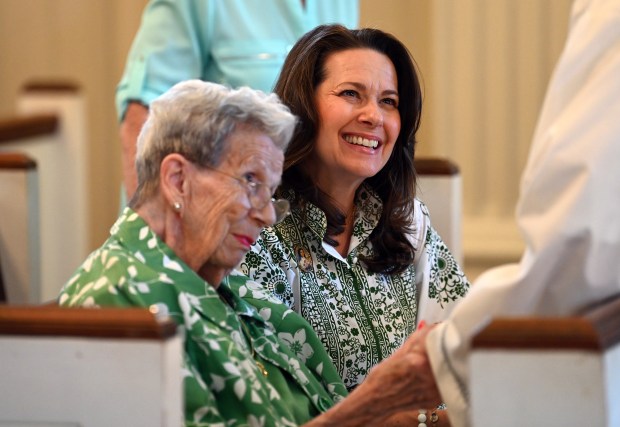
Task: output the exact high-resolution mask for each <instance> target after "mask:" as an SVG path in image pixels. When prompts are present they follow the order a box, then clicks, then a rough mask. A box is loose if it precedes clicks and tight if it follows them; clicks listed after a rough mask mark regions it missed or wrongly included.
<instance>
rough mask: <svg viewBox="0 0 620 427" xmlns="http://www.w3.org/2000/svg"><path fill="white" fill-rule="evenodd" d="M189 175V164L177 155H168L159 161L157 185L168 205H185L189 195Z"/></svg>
mask: <svg viewBox="0 0 620 427" xmlns="http://www.w3.org/2000/svg"><path fill="white" fill-rule="evenodd" d="M190 173H191V167H190V162H189V161H188V160H187V159H186V158H185V157H183V156H182V155H180V154H178V153H173V154H168V155H167V156H166V157H164V159H163V160H162V161H161V167H160V169H159V185H160V186H161V192H162V195H163V196H164V198H165V199H166V202H167V203H168V205H170V206H173V207H176V206H184V205H185V201H186V198H187V196H188V194H189V183H190V179H189V174H190ZM177 210H178V209H177Z"/></svg>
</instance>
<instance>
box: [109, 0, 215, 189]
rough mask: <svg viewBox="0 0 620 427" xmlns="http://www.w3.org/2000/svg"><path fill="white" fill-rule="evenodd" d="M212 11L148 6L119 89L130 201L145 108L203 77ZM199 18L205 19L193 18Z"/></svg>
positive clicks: (155, 1) (162, 3) (157, 0)
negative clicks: (184, 83) (180, 85)
mask: <svg viewBox="0 0 620 427" xmlns="http://www.w3.org/2000/svg"><path fill="white" fill-rule="evenodd" d="M209 10H210V9H209V8H208V2H207V1H199V0H196V1H194V0H180V1H173V2H171V1H166V0H151V1H149V3H148V4H147V6H146V7H145V10H144V14H143V16H142V21H141V24H140V28H139V29H138V32H137V33H136V36H135V38H134V40H133V42H132V45H131V50H130V52H129V54H128V57H127V62H126V64H125V70H124V73H123V76H122V78H121V81H120V82H119V84H118V86H117V88H116V110H117V116H118V120H119V122H120V123H121V129H120V137H121V149H122V158H121V160H122V169H123V182H124V184H125V191H126V193H127V197H128V199H129V198H130V197H131V196H132V195H133V193H134V191H135V189H136V185H137V180H136V172H135V170H134V162H135V153H136V139H137V136H138V133H139V132H140V129H141V127H142V124H143V123H144V121H145V119H146V110H147V108H146V107H144V106H147V105H149V104H150V103H151V102H152V101H153V100H154V99H155V98H157V97H158V96H160V95H161V94H163V93H164V92H165V91H166V90H168V89H169V88H170V87H172V86H173V85H174V84H176V83H178V82H180V81H183V80H188V79H197V78H202V70H203V69H204V66H205V63H206V61H207V60H208V58H207V57H206V53H205V52H206V50H205V48H204V47H205V46H206V45H208V43H209V41H208V40H206V38H207V37H208V36H207V35H208V32H207V29H206V26H207V22H208V18H207V16H209V15H208V14H209ZM196 16H198V17H200V19H194V18H195V17H196Z"/></svg>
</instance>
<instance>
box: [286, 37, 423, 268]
mask: <svg viewBox="0 0 620 427" xmlns="http://www.w3.org/2000/svg"><path fill="white" fill-rule="evenodd" d="M360 48H361V49H372V50H375V51H377V52H379V53H382V54H384V55H386V56H387V57H388V58H389V59H390V61H391V62H392V64H393V65H394V68H395V69H396V74H397V79H398V94H399V106H398V110H399V113H400V119H401V129H400V134H399V135H398V138H397V140H396V144H395V146H394V150H393V151H392V155H391V156H390V158H389V160H388V162H387V164H386V165H385V166H384V167H383V169H382V170H381V171H379V173H377V174H376V175H375V176H373V177H370V178H368V179H366V180H365V183H366V184H368V185H369V186H370V187H371V188H373V190H374V191H375V192H376V193H377V194H378V195H379V197H380V198H381V200H382V202H383V213H382V214H381V218H380V220H379V224H378V225H377V227H376V228H375V230H374V231H373V232H372V234H371V235H370V242H371V243H372V247H373V253H372V255H371V256H370V257H367V258H365V259H363V262H364V263H365V264H366V266H367V268H368V270H369V271H370V272H373V273H386V274H395V273H400V272H402V271H403V270H404V269H405V268H407V266H408V265H410V264H411V263H412V262H413V257H414V248H413V246H412V245H411V243H410V242H409V240H408V239H407V237H406V234H407V233H408V232H410V231H411V230H410V228H411V224H412V218H413V206H414V197H415V185H416V177H415V170H414V167H413V158H414V153H415V134H416V132H417V130H418V127H419V125H420V115H421V112H422V93H421V89H420V83H419V79H418V75H417V73H416V67H415V64H414V62H413V59H412V57H411V54H410V53H409V51H408V50H407V48H406V47H405V46H404V45H403V44H402V43H401V42H400V41H398V39H396V38H395V37H394V36H392V35H390V34H388V33H385V32H383V31H381V30H377V29H370V28H365V29H359V30H350V29H347V28H346V27H343V26H341V25H321V26H318V27H316V28H315V29H313V30H311V31H310V32H308V33H306V34H305V35H304V36H303V37H302V38H301V39H299V41H298V42H297V43H296V44H295V46H293V48H292V50H291V52H290V53H289V54H288V56H287V58H286V61H285V62H284V66H283V68H282V72H281V74H280V77H279V78H278V81H277V83H276V86H275V92H276V93H277V94H278V96H279V97H280V98H281V99H282V101H283V102H284V103H285V104H286V105H287V106H288V107H289V108H290V109H291V111H292V112H293V114H295V115H296V116H298V117H299V119H300V121H299V124H298V126H297V128H296V130H295V133H294V135H293V139H292V141H291V143H290V145H289V147H288V149H287V151H286V153H285V160H284V173H283V176H282V187H281V188H282V190H287V189H293V190H295V192H296V194H297V196H298V199H297V200H295V201H293V203H294V204H298V205H299V206H300V207H302V208H303V206H304V203H305V202H310V203H313V204H315V205H316V206H318V207H319V208H321V209H322V210H323V211H324V212H325V214H326V216H327V233H326V237H325V239H324V240H325V241H326V242H327V243H329V244H331V245H335V244H336V242H335V241H334V240H333V239H332V238H330V236H336V235H338V234H340V233H342V231H343V230H344V222H345V213H343V212H342V211H340V210H339V209H338V208H337V207H336V205H335V203H334V201H333V200H332V199H331V198H330V197H329V196H328V195H327V194H326V193H324V192H323V191H321V190H320V189H319V188H318V187H317V186H316V185H315V184H314V182H313V181H312V179H311V177H309V176H307V175H306V174H305V173H304V172H303V170H302V168H301V167H300V165H301V164H302V162H303V161H304V160H305V159H307V158H308V157H309V156H310V154H311V153H312V151H313V150H314V146H315V139H316V135H317V131H318V128H319V117H318V115H317V109H316V105H315V101H314V99H315V90H316V88H317V86H318V85H319V84H320V83H322V82H323V81H324V80H325V78H326V75H325V72H326V70H325V61H326V59H327V57H328V56H329V55H331V54H333V53H335V52H342V51H344V50H350V49H360Z"/></svg>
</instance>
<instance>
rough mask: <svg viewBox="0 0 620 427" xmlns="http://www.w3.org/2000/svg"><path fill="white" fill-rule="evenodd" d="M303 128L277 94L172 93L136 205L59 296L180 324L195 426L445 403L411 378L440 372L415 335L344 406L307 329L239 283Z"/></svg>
mask: <svg viewBox="0 0 620 427" xmlns="http://www.w3.org/2000/svg"><path fill="white" fill-rule="evenodd" d="M295 123H296V118H295V116H293V115H292V114H291V113H290V111H289V110H288V108H286V107H285V106H284V105H283V104H282V103H281V102H280V101H279V99H278V97H277V96H276V95H275V94H271V95H267V94H265V93H263V92H260V91H255V90H252V89H250V88H247V87H244V88H240V89H230V88H227V87H225V86H222V85H218V84H215V83H210V82H203V81H200V80H191V81H186V82H182V83H178V84H176V85H175V86H173V87H172V88H171V89H170V90H169V91H167V92H166V93H165V94H164V95H162V96H161V97H159V98H158V99H157V100H155V101H153V103H152V105H151V108H150V112H149V118H148V120H147V122H146V123H145V125H144V128H143V130H142V132H141V134H140V137H139V142H138V154H137V161H136V169H137V173H138V182H139V185H138V188H137V191H136V195H135V197H134V198H133V199H132V200H131V201H130V203H129V206H128V207H126V208H125V209H124V212H123V213H122V214H121V216H120V218H119V219H118V221H117V222H116V223H115V224H114V226H113V227H112V229H111V235H110V238H109V239H108V240H107V241H106V242H105V243H104V244H103V245H102V246H101V247H100V248H99V249H97V250H96V251H94V252H93V253H92V254H91V255H90V256H89V257H88V258H87V259H86V261H85V262H84V263H83V264H82V266H80V267H79V268H78V269H77V271H76V273H75V274H74V275H73V277H72V278H71V279H70V280H69V281H68V282H67V284H66V285H65V286H64V287H63V289H62V290H61V293H60V295H59V299H58V302H59V304H60V305H62V306H88V307H101V306H121V307H130V306H131V307H133V306H138V307H149V308H152V309H156V310H157V312H159V313H162V314H164V315H168V316H170V317H171V318H172V319H173V320H175V321H176V322H177V323H178V324H179V325H180V326H181V327H182V328H181V329H182V330H183V332H184V334H185V337H184V357H183V366H180V367H179V375H182V376H183V385H184V392H185V425H186V426H259V425H263V426H297V425H301V424H307V425H308V426H324V425H338V426H353V425H370V424H374V425H390V423H395V422H402V420H403V418H402V417H407V416H409V418H408V419H407V420H408V421H411V419H412V418H411V414H417V412H416V411H415V410H416V409H417V408H419V407H431V406H432V405H434V404H437V403H438V402H439V400H440V399H439V395H438V393H437V387H436V385H435V384H434V381H433V379H432V376H430V377H428V376H427V377H424V376H420V375H418V374H416V375H408V373H409V372H425V371H426V372H430V367H429V366H428V365H424V363H426V362H425V359H423V358H420V355H421V354H423V353H422V352H423V351H424V348H423V345H422V344H421V343H422V341H420V340H419V339H417V338H416V339H414V340H411V341H408V342H407V343H406V345H405V346H403V348H402V351H399V352H397V353H396V354H394V356H393V357H391V358H389V359H388V360H386V361H385V362H384V363H382V364H379V365H377V366H376V367H375V369H374V370H373V372H372V373H371V374H370V375H369V376H368V378H367V380H366V381H365V382H364V383H363V384H362V385H360V386H359V387H358V388H357V389H356V390H355V391H354V392H353V393H351V394H350V395H349V396H348V397H345V396H347V391H346V388H345V387H344V383H343V382H342V380H341V378H340V376H339V375H338V373H337V371H336V368H335V366H334V365H333V363H332V362H331V359H330V358H329V356H328V355H327V352H326V351H325V349H324V348H323V347H322V346H321V344H320V341H319V339H318V337H317V336H316V334H315V333H314V332H313V330H312V328H311V327H310V326H309V324H308V323H307V322H305V320H304V319H303V318H301V317H300V316H298V315H297V314H296V313H294V312H293V311H291V310H289V309H288V308H287V307H286V306H285V305H283V304H281V303H279V302H278V301H277V300H274V299H269V298H265V297H264V296H261V295H260V292H259V288H260V285H259V284H258V283H256V282H252V281H250V280H249V279H248V278H247V277H244V276H230V275H229V274H230V272H231V271H232V269H233V268H234V267H235V266H236V265H237V264H238V263H239V261H240V260H241V258H242V257H243V255H244V254H245V253H246V252H247V251H248V250H249V248H250V246H251V244H252V243H253V242H254V241H255V240H256V239H257V238H258V235H259V233H260V230H261V229H262V228H263V227H265V226H267V225H271V224H274V223H276V222H278V221H280V220H282V219H283V218H284V217H285V216H286V214H287V213H288V208H289V206H288V203H287V202H286V201H284V200H274V199H272V195H273V192H274V191H275V188H276V187H277V186H278V184H279V182H280V176H281V173H282V165H283V161H284V150H285V148H286V146H287V144H288V142H289V140H290V138H291V135H292V133H293V130H294V127H295ZM128 380H131V381H135V380H139V379H129V378H128ZM154 409H155V408H154ZM404 411H406V412H404Z"/></svg>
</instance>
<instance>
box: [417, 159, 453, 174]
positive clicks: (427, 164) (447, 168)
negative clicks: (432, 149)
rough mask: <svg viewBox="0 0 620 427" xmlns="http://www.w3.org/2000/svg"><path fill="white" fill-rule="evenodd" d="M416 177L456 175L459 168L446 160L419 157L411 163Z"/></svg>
mask: <svg viewBox="0 0 620 427" xmlns="http://www.w3.org/2000/svg"><path fill="white" fill-rule="evenodd" d="M413 165H414V167H415V170H416V173H417V174H418V175H458V173H459V167H458V166H457V164H456V163H454V162H453V161H451V160H448V159H446V158H439V157H421V158H416V159H414V161H413Z"/></svg>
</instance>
